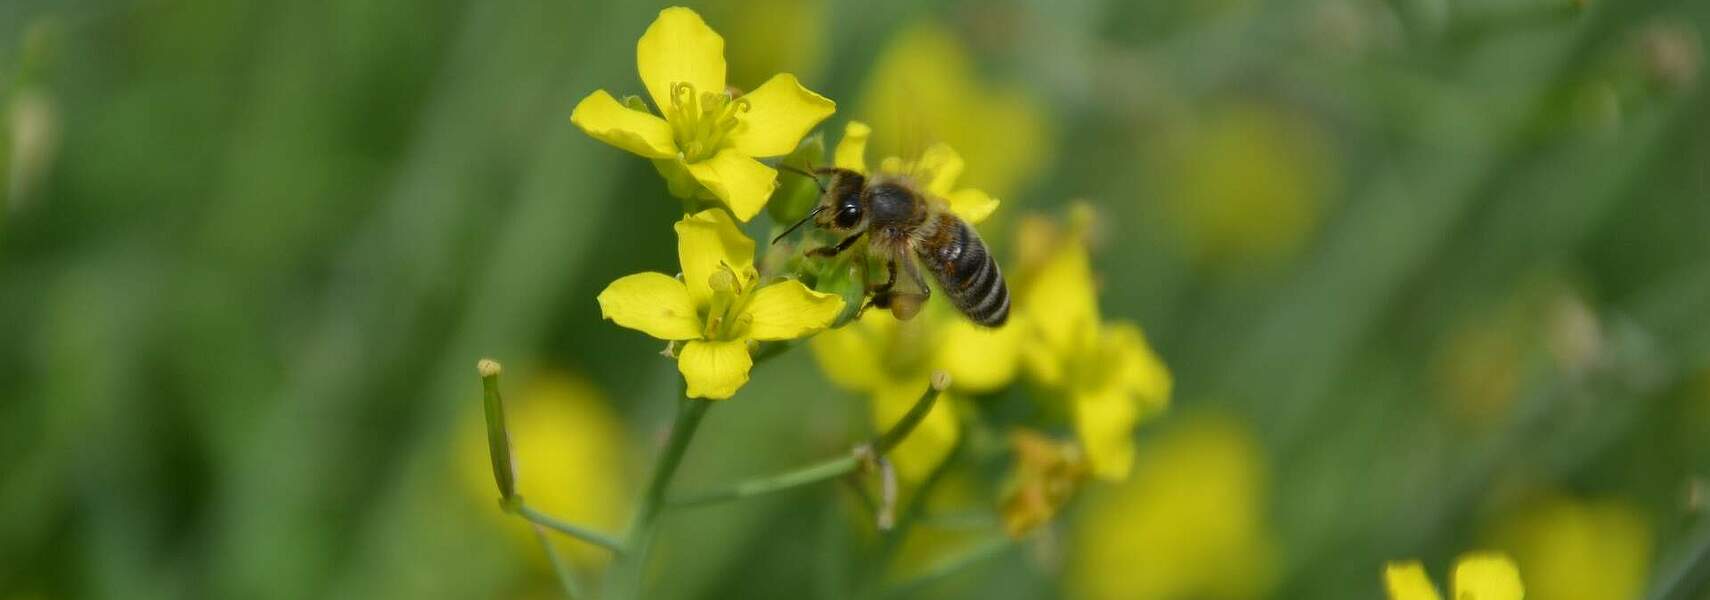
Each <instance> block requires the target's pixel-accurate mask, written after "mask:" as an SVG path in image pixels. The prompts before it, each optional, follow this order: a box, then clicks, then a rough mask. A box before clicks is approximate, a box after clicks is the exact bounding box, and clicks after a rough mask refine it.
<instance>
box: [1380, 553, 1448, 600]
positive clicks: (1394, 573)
mask: <svg viewBox="0 0 1710 600" xmlns="http://www.w3.org/2000/svg"><path fill="white" fill-rule="evenodd" d="M1383 583H1384V588H1385V589H1388V590H1389V600H1442V596H1439V595H1437V587H1436V586H1434V585H1431V579H1430V578H1429V577H1426V576H1425V567H1424V566H1422V565H1420V564H1419V561H1416V560H1410V561H1407V562H1399V563H1389V565H1387V566H1385V567H1384V569H1383Z"/></svg>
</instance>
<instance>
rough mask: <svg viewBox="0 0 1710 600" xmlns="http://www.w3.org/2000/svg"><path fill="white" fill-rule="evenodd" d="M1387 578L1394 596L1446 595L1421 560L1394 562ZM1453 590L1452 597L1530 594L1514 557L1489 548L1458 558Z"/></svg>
mask: <svg viewBox="0 0 1710 600" xmlns="http://www.w3.org/2000/svg"><path fill="white" fill-rule="evenodd" d="M1383 578H1384V587H1385V588H1386V589H1388V590H1389V599H1390V600H1441V598H1442V596H1441V595H1440V594H1438V593H1437V586H1435V585H1432V583H1431V580H1430V578H1428V577H1426V576H1425V567H1423V566H1420V564H1419V562H1418V561H1407V562H1400V563H1390V564H1389V565H1388V566H1387V567H1385V568H1384V573H1383ZM1453 592H1454V593H1453V594H1452V595H1451V596H1450V597H1452V598H1454V599H1455V600H1520V599H1521V598H1523V597H1525V595H1526V594H1525V590H1524V589H1523V588H1522V587H1521V585H1520V571H1519V570H1517V569H1515V568H1514V561H1513V560H1510V559H1509V558H1508V557H1507V556H1505V555H1502V554H1496V553H1489V552H1482V553H1473V554H1468V555H1465V556H1462V557H1461V558H1460V559H1459V560H1456V561H1455V577H1454V589H1453ZM1546 597H1551V596H1546Z"/></svg>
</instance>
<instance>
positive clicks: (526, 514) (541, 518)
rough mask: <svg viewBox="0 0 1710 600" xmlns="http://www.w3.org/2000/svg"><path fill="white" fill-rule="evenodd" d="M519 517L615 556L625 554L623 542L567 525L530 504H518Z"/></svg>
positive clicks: (571, 524) (596, 532) (583, 528)
mask: <svg viewBox="0 0 1710 600" xmlns="http://www.w3.org/2000/svg"><path fill="white" fill-rule="evenodd" d="M514 512H515V513H516V514H517V516H519V517H522V518H524V519H528V521H529V522H530V523H534V524H535V525H539V526H541V527H545V528H547V529H551V530H553V531H556V532H558V533H562V534H564V535H568V536H570V537H573V538H576V539H579V540H582V541H584V542H587V543H590V544H593V545H595V546H599V547H601V548H605V549H607V550H610V551H612V552H613V553H615V554H620V555H621V554H623V553H624V547H623V542H621V541H619V540H618V539H617V538H615V537H612V536H610V535H608V534H605V533H601V532H598V531H594V530H592V529H589V528H587V527H583V526H581V525H577V524H574V523H566V522H564V521H561V520H558V519H557V518H555V517H553V516H551V515H548V514H546V513H543V512H540V511H538V510H535V509H534V507H532V506H529V505H528V504H518V505H517V508H516V510H515V511H514Z"/></svg>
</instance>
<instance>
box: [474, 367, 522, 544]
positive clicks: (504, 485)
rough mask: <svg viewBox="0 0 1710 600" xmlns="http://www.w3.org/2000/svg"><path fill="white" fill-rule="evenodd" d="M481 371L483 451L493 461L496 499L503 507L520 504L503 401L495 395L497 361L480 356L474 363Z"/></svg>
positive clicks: (511, 508)
mask: <svg viewBox="0 0 1710 600" xmlns="http://www.w3.org/2000/svg"><path fill="white" fill-rule="evenodd" d="M475 370H476V372H478V373H480V374H481V391H482V394H481V409H482V412H483V413H485V415H486V418H487V453H488V454H489V455H490V456H491V458H492V461H493V480H494V482H495V483H497V484H498V486H499V501H500V502H501V503H502V504H503V505H504V506H505V509H506V510H513V509H514V508H515V507H516V505H518V504H520V503H521V500H520V498H518V497H517V475H516V473H517V472H516V468H515V467H514V466H513V465H512V464H511V434H510V431H509V430H507V429H506V428H505V402H504V399H502V398H501V397H500V396H499V373H500V372H501V371H503V369H502V368H501V367H500V366H499V363H498V361H494V360H492V359H486V358H483V359H481V362H478V363H475Z"/></svg>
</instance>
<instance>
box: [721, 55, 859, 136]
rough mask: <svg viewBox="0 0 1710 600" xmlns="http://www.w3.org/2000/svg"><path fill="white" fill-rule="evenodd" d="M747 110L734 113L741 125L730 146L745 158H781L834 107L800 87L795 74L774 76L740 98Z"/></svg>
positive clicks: (827, 101) (835, 106) (822, 98)
mask: <svg viewBox="0 0 1710 600" xmlns="http://www.w3.org/2000/svg"><path fill="white" fill-rule="evenodd" d="M742 99H743V100H746V101H747V102H748V109H747V110H746V111H742V112H739V113H737V116H736V118H737V120H738V121H740V122H741V125H740V126H738V128H737V129H736V131H733V132H731V134H730V145H731V147H732V148H735V149H736V151H737V152H741V153H743V154H746V155H748V156H783V155H785V154H789V153H790V152H792V151H794V150H795V149H796V144H798V143H801V141H802V138H803V137H805V136H807V134H808V132H809V131H812V130H813V128H814V126H815V125H819V122H820V121H824V120H825V118H826V117H829V116H831V113H833V112H836V110H837V104H836V103H834V102H832V101H830V100H827V99H826V98H825V97H824V96H821V95H819V94H815V93H813V90H809V89H807V88H805V87H802V84H801V82H800V81H797V80H796V76H795V75H791V74H789V73H780V74H778V75H774V76H773V77H772V78H771V79H770V80H767V81H766V83H764V84H761V85H760V87H759V88H758V89H755V90H754V91H752V92H749V93H748V94H747V95H745V96H743V97H742Z"/></svg>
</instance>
